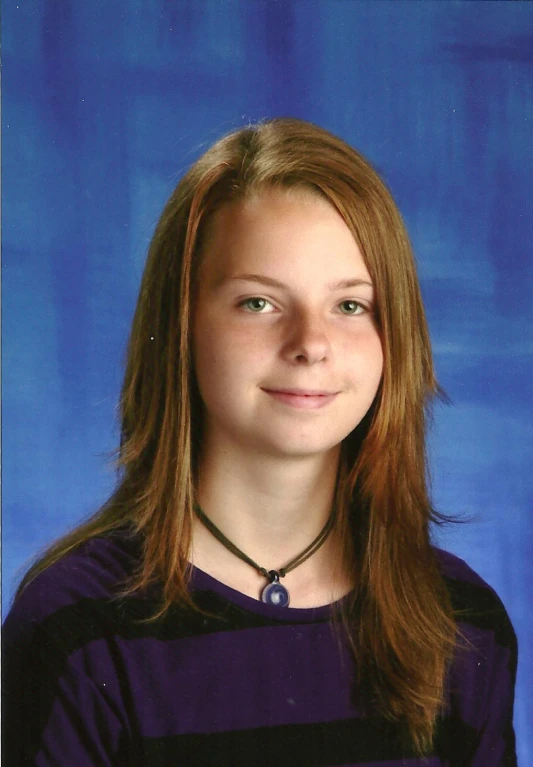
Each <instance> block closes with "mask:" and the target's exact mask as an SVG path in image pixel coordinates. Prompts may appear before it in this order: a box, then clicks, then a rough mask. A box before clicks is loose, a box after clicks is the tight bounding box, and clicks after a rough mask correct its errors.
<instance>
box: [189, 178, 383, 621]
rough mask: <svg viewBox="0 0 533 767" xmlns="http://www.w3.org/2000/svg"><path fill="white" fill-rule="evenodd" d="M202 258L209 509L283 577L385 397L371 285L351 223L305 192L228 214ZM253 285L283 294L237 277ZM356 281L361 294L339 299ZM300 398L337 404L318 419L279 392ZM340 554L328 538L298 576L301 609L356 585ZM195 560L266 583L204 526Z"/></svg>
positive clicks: (200, 321)
mask: <svg viewBox="0 0 533 767" xmlns="http://www.w3.org/2000/svg"><path fill="white" fill-rule="evenodd" d="M202 259H203V260H202V276H201V283H200V285H201V287H200V290H199V294H198V298H197V301H196V306H195V313H194V317H193V360H194V367H195V373H196V376H197V381H198V386H199V390H200V394H201V396H202V400H203V403H204V406H205V413H204V417H205V429H204V439H203V443H202V453H201V458H200V472H199V476H200V486H199V499H200V503H201V505H202V507H203V509H204V510H205V511H206V513H207V514H208V515H209V516H210V517H211V519H212V520H213V521H214V522H215V524H216V525H217V526H218V527H219V528H220V529H221V530H223V531H224V533H225V534H226V535H227V536H228V537H229V538H230V540H232V541H234V542H235V543H236V544H237V545H238V546H239V547H240V548H242V549H243V550H244V551H246V552H247V553H248V554H249V555H250V556H251V557H252V558H254V559H255V561H258V562H260V563H261V564H265V565H268V567H269V568H270V567H275V568H278V567H280V566H282V565H283V564H285V563H286V562H287V561H288V560H290V559H291V558H292V557H294V556H295V555H296V554H297V553H299V551H301V550H302V549H303V548H305V547H306V546H307V545H308V544H309V542H310V541H311V540H312V539H313V538H314V537H315V536H316V534H317V533H318V532H319V531H320V529H321V528H322V526H323V524H324V522H325V520H326V519H327V517H328V516H329V513H330V510H331V506H332V501H333V493H334V488H335V479H336V472H337V467H338V460H339V453H340V444H341V442H342V440H343V439H344V438H345V437H346V436H347V435H348V434H349V433H350V432H351V431H352V430H353V429H354V428H355V427H356V426H357V425H358V424H359V423H360V421H361V419H362V418H363V417H364V415H365V414H366V412H367V411H368V409H369V407H370V405H371V403H372V401H373V399H374V397H375V395H376V392H377V390H378V387H379V383H380V380H381V375H382V370H383V354H382V347H381V341H380V337H379V334H378V331H377V328H376V325H375V321H374V314H373V288H372V285H371V279H370V275H369V273H368V270H367V268H366V265H365V263H364V260H363V257H362V255H361V253H360V251H359V248H358V246H357V244H356V242H355V240H354V238H353V237H352V235H351V233H350V230H349V229H348V227H347V226H346V224H345V223H344V221H343V219H342V217H341V216H340V215H339V213H338V212H337V211H336V210H335V209H334V208H333V207H332V206H331V205H330V204H329V203H328V202H327V201H325V200H323V199H321V198H319V197H317V196H313V195H311V194H308V193H298V194H290V195H289V194H287V193H286V192H279V191H269V192H267V193H263V194H262V195H261V196H260V197H256V198H252V199H249V200H246V201H244V202H240V203H236V204H231V205H226V206H224V207H223V208H221V209H220V210H219V211H218V212H217V214H216V215H215V217H214V219H213V221H212V224H211V228H210V232H209V236H208V238H207V242H206V245H205V248H204V253H203V256H202ZM242 274H256V275H261V276H263V277H268V278H272V279H275V280H278V281H279V282H281V283H283V284H284V285H285V286H286V287H284V288H282V287H277V286H272V285H268V284H264V283H259V282H255V281H251V280H248V279H247V280H242V279H235V277H236V276H237V275H242ZM347 280H349V281H354V280H358V281H360V284H358V285H355V286H353V287H349V288H347V287H344V288H336V289H334V290H331V288H330V285H331V283H337V282H340V281H347ZM289 388H292V389H294V388H298V389H304V390H307V391H309V390H320V391H326V392H330V393H333V396H332V397H331V398H330V399H329V401H327V403H326V404H324V405H323V406H322V407H314V408H309V407H302V406H296V405H297V404H298V403H297V401H296V400H290V402H289V403H287V402H284V401H281V400H280V399H279V398H276V397H274V396H272V395H271V394H269V393H268V392H269V391H272V390H286V389H289ZM322 401H323V400H318V402H322ZM303 404H305V402H303V401H300V405H303ZM334 547H335V541H334V540H333V537H330V539H329V540H328V542H327V543H326V544H325V545H324V547H322V548H321V549H320V550H319V551H318V552H317V553H316V554H315V555H313V557H311V558H310V559H309V560H308V561H307V562H306V563H304V564H302V565H301V566H300V567H298V568H297V569H295V570H294V571H293V572H291V573H289V575H287V577H286V580H285V584H286V585H287V587H288V588H290V590H291V606H310V605H314V604H321V603H325V602H327V601H330V600H331V598H335V597H338V596H339V595H341V594H342V593H345V592H346V591H347V590H348V589H349V588H350V585H351V584H349V583H347V582H346V578H345V577H343V576H342V574H341V575H340V576H339V577H337V576H336V577H335V578H333V576H332V575H331V573H332V567H331V557H332V553H333V551H334ZM193 562H194V564H195V565H196V566H198V567H200V568H201V569H204V570H206V571H207V572H209V573H211V574H212V575H214V577H218V578H219V579H220V580H222V581H224V582H226V583H228V585H230V586H233V587H234V588H237V589H238V590H240V591H243V592H244V593H247V594H249V595H250V596H255V597H257V596H258V593H259V590H260V588H261V587H262V586H263V585H264V579H263V578H262V576H260V575H259V574H257V573H255V571H254V570H253V569H252V568H251V567H250V566H249V565H247V564H245V563H243V562H241V561H240V560H239V559H238V558H236V557H235V556H234V555H233V554H231V553H230V552H228V551H227V550H226V549H224V547H222V546H221V544H220V543H218V541H216V540H215V539H214V538H213V537H212V536H211V535H210V534H209V533H208V532H207V531H206V530H205V528H203V526H202V525H198V524H196V525H195V528H194V529H193Z"/></svg>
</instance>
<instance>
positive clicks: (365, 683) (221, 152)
mask: <svg viewBox="0 0 533 767" xmlns="http://www.w3.org/2000/svg"><path fill="white" fill-rule="evenodd" d="M272 188H274V189H279V190H300V189H302V190H306V191H308V192H311V193H314V194H317V195H320V196H321V197H323V198H325V199H326V200H328V201H329V202H330V203H331V205H333V206H334V208H335V209H336V210H337V211H338V212H339V213H340V214H341V216H342V217H343V219H344V221H345V223H346V224H347V226H348V227H349V229H350V231H351V233H352V234H353V237H354V238H355V240H356V242H357V244H358V246H359V248H360V250H361V253H362V254H363V258H364V260H365V263H366V266H367V268H368V271H369V273H370V276H371V278H372V281H373V283H374V285H375V290H376V323H377V327H378V330H379V333H380V337H381V342H382V347H383V354H384V368H383V375H382V380H381V383H380V387H379V390H378V392H377V395H376V398H375V400H374V402H373V404H372V407H371V409H370V411H369V412H368V414H367V416H366V417H365V418H364V419H363V421H362V422H361V424H360V425H359V426H358V427H357V428H356V429H355V431H354V432H352V434H351V435H349V436H348V437H347V438H346V439H345V440H344V442H343V444H342V448H341V460H340V465H339V474H338V481H337V486H336V499H335V500H336V506H337V516H338V520H339V525H340V526H341V527H342V529H343V530H344V531H345V533H347V534H346V535H344V540H345V541H346V547H345V550H344V551H343V552H342V555H343V556H344V557H345V559H348V561H349V566H350V568H351V572H352V574H353V576H354V582H355V583H356V584H357V588H356V590H355V592H354V596H353V603H352V604H347V605H346V606H345V608H344V611H343V615H342V616H341V617H342V621H343V624H344V626H345V627H346V631H347V636H348V640H349V643H350V645H351V648H352V650H353V653H354V655H355V659H356V665H357V668H358V670H359V681H360V683H361V689H364V690H367V691H368V701H369V703H370V705H372V706H375V707H377V709H378V710H379V711H380V712H381V713H382V714H384V715H385V716H386V717H388V718H390V719H392V720H397V721H400V722H403V724H404V725H406V726H407V728H408V731H409V733H410V736H411V740H412V742H413V743H414V746H415V748H416V749H417V750H418V751H420V752H422V751H424V750H425V749H426V748H428V747H429V745H430V744H431V742H432V739H433V736H434V733H435V727H436V721H437V718H438V715H439V712H440V710H441V708H442V705H443V700H444V680H445V674H446V669H447V665H448V663H449V660H450V658H451V656H452V653H453V647H454V642H455V632H456V624H455V621H454V616H453V612H452V608H451V604H450V600H449V597H448V594H447V591H446V588H445V585H444V582H443V579H442V577H441V575H440V573H439V570H438V567H437V564H436V561H435V555H434V551H433V549H432V547H431V544H430V530H429V527H430V523H431V522H432V521H433V520H435V519H436V516H437V515H436V513H435V512H434V510H433V508H432V506H431V502H430V499H429V496H428V490H427V485H428V475H427V461H426V453H425V431H426V417H427V415H428V408H429V406H430V403H431V401H432V399H433V398H434V396H435V395H437V394H439V391H440V390H439V387H438V384H437V382H436V379H435V374H434V369H433V362H432V355H431V347H430V340H429V334H428V329H427V324H426V319H425V315H424V309H423V305H422V300H421V296H420V289H419V285H418V280H417V276H416V268H415V262H414V258H413V254H412V250H411V246H410V243H409V239H408V236H407V234H406V231H405V227H404V224H403V221H402V218H401V216H400V213H399V212H398V209H397V207H396V205H395V203H394V200H393V198H392V196H391V194H390V192H389V191H388V189H387V187H386V185H385V184H384V182H383V181H382V180H381V179H380V177H379V175H378V174H377V173H376V171H375V170H374V169H373V168H372V166H371V165H370V164H369V163H368V161H367V160H366V159H364V158H363V157H362V156H361V155H360V154H359V153H357V152H356V151H355V150H354V149H352V148H351V147H350V146H348V145H347V144H346V143H345V142H344V141H342V140H341V139H339V138H337V137H335V136H333V135H332V134H330V133H329V132H327V131H325V130H323V129H321V128H318V127H317V126H315V125H312V124H309V123H306V122H303V121H299V120H295V119H274V120H270V121H266V122H263V123H260V124H257V125H252V126H249V127H245V128H242V129H240V130H237V131H235V132H233V133H231V134H229V135H227V136H225V137H224V138H222V139H221V140H219V141H218V142H216V143H215V144H214V145H213V146H212V147H211V148H210V149H209V150H208V151H207V152H206V153H205V154H204V155H203V156H202V157H201V158H200V159H199V160H198V161H197V162H196V163H195V164H194V165H193V166H192V167H191V168H190V169H189V171H188V172H187V173H186V174H185V175H184V177H183V178H182V180H181V181H180V183H179V184H178V186H177V188H176V189H175V191H174V193H173V194H172V196H171V198H170V200H169V201H168V203H167V205H166V206H165V208H164V210H163V213H162V215H161V218H160V220H159V223H158V225H157V228H156V230H155V233H154V236H153V239H152V242H151V245H150V249H149V254H148V259H147V263H146V267H145V271H144V275H143V279H142V284H141V288H140V294H139V298H138V303H137V308H136V312H135V316H134V320H133V326H132V330H131V336H130V340H129V347H128V352H127V363H126V371H125V377H124V383H123V388H122V392H121V399H120V413H121V422H122V425H121V444H120V448H119V451H118V462H119V466H120V471H121V475H120V481H119V483H118V485H117V489H116V490H115V492H114V493H113V495H112V496H111V498H110V499H109V500H108V501H107V503H106V504H105V505H104V506H103V507H102V508H101V509H100V510H99V512H98V513H97V514H96V515H94V516H93V517H92V518H91V519H90V520H89V521H88V522H86V523H85V524H83V525H82V526H80V527H79V528H77V529H76V530H75V531H74V532H73V533H70V534H69V535H68V536H66V537H64V538H63V539H61V540H60V541H59V542H57V543H56V544H55V545H54V546H53V547H52V548H51V549H49V550H48V552H47V553H46V554H45V555H44V557H43V558H41V560H40V561H39V562H37V564H35V565H34V566H33V567H32V568H31V569H30V570H29V572H28V573H27V575H26V577H25V578H24V580H23V582H22V584H21V586H20V588H19V593H20V590H21V589H23V588H24V587H25V585H26V584H27V583H28V582H29V581H30V580H32V579H33V578H34V577H35V576H36V575H37V574H38V573H39V572H41V571H42V570H43V569H45V568H46V567H48V566H49V565H50V564H51V563H53V562H55V561H56V560H57V559H58V558H59V557H61V556H63V555H65V554H66V553H67V552H69V551H71V550H72V549H74V548H76V547H77V546H78V545H79V544H80V543H82V542H84V541H86V540H87V539H89V538H91V537H94V536H97V535H102V534H105V533H108V532H110V531H111V530H113V529H115V528H118V527H121V526H124V525H126V524H129V525H130V527H132V528H133V529H134V530H135V532H136V533H137V534H138V535H139V536H140V538H141V540H142V542H143V557H142V564H141V567H140V569H139V571H138V572H137V573H136V575H135V578H134V581H133V582H132V583H131V584H130V591H133V590H135V589H141V588H144V587H146V586H148V585H150V584H154V583H158V584H161V588H162V600H163V601H162V604H161V608H160V610H159V612H158V613H157V616H160V615H162V614H163V613H164V612H165V611H166V610H167V608H168V607H169V606H170V605H171V604H172V603H174V602H181V603H182V604H188V605H189V606H190V607H191V608H192V607H194V604H193V600H192V597H191V594H190V592H189V589H188V576H189V570H190V567H189V565H188V558H189V554H190V544H191V527H192V519H193V504H194V501H195V491H196V487H197V464H198V456H199V446H200V444H201V438H202V403H201V401H200V396H199V392H198V389H197V385H196V381H195V375H194V370H193V364H192V354H191V314H192V307H193V304H194V297H195V291H196V288H197V281H198V279H199V266H200V262H201V255H202V243H203V241H204V240H205V236H206V231H207V228H208V226H209V223H210V221H211V220H212V217H213V215H214V213H215V212H216V211H217V210H218V209H219V208H220V207H221V205H223V204H225V203H228V202H231V201H238V200H241V199H245V198H248V197H250V196H251V195H257V194H260V193H261V191H262V190H267V189H272ZM354 615H356V616H357V619H356V620H355V619H354ZM157 616H154V617H157Z"/></svg>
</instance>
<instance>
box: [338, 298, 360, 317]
mask: <svg viewBox="0 0 533 767" xmlns="http://www.w3.org/2000/svg"><path fill="white" fill-rule="evenodd" d="M346 305H348V306H349V309H348V311H343V310H342V309H341V312H342V314H361V312H364V311H365V307H364V306H363V305H362V304H360V303H359V302H358V301H351V300H347V301H341V303H340V304H339V306H346ZM358 310H359V311H358Z"/></svg>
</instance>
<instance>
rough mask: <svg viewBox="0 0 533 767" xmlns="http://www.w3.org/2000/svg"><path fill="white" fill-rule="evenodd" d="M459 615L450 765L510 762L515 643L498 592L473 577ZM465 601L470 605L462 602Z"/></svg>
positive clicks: (490, 766) (493, 766)
mask: <svg viewBox="0 0 533 767" xmlns="http://www.w3.org/2000/svg"><path fill="white" fill-rule="evenodd" d="M466 593H467V594H468V600H466V599H465V600H463V601H462V606H461V607H462V612H463V614H464V618H463V619H462V618H459V629H460V632H461V634H462V636H461V637H460V638H459V648H460V649H459V653H458V657H457V662H456V663H455V664H454V668H453V671H452V678H451V688H452V716H453V717H454V719H455V722H456V724H457V723H460V727H459V728H458V727H456V728H455V732H453V733H452V738H451V742H450V753H451V755H452V756H453V755H454V756H453V758H452V765H454V767H455V764H460V765H461V767H463V766H464V767H516V764H517V758H516V743H515V733H514V728H513V709H514V692H515V681H516V667H517V659H518V647H517V640H516V634H515V632H514V629H513V626H512V624H511V621H510V619H509V616H508V614H507V612H506V610H505V607H504V606H503V604H502V602H501V600H500V599H499V597H498V595H497V594H496V593H495V592H494V591H493V589H491V588H490V587H489V586H488V585H487V584H486V583H484V582H482V581H481V579H479V583H478V584H475V590H474V589H471V590H470V591H469V592H466ZM467 602H469V603H470V604H467Z"/></svg>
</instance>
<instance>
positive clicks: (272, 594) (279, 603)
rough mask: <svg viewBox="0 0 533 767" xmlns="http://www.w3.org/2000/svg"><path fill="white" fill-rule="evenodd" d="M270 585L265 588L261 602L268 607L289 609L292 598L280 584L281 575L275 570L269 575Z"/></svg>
mask: <svg viewBox="0 0 533 767" xmlns="http://www.w3.org/2000/svg"><path fill="white" fill-rule="evenodd" d="M268 576H269V578H270V583H269V584H268V585H267V586H265V588H264V589H263V591H262V592H261V601H262V602H265V603H266V604H267V605H275V606H276V607H288V606H289V602H290V598H289V592H288V591H287V589H286V588H285V586H283V585H282V584H281V583H280V582H279V574H278V573H277V572H276V571H275V570H270V572H269V573H268Z"/></svg>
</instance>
